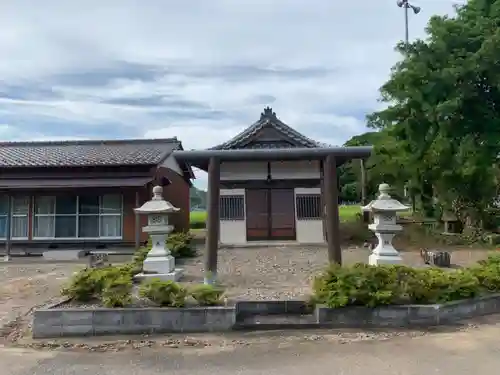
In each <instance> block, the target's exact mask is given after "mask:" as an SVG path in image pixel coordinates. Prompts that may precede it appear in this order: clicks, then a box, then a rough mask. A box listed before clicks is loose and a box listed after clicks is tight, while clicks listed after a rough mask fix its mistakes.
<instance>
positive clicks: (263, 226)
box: [245, 189, 270, 241]
mask: <svg viewBox="0 0 500 375" xmlns="http://www.w3.org/2000/svg"><path fill="white" fill-rule="evenodd" d="M245 195H246V198H245V201H246V223H247V241H265V240H268V239H269V233H270V220H269V202H270V199H269V198H270V197H269V189H246V190H245Z"/></svg>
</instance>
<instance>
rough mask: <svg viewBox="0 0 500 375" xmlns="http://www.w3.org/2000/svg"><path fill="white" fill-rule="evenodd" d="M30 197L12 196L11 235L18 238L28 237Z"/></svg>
mask: <svg viewBox="0 0 500 375" xmlns="http://www.w3.org/2000/svg"><path fill="white" fill-rule="evenodd" d="M29 209H30V198H29V197H20V196H17V197H12V218H11V220H12V221H11V228H10V229H11V231H10V232H11V236H12V238H14V239H15V238H17V239H27V238H28V213H29Z"/></svg>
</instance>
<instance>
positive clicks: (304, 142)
mask: <svg viewBox="0 0 500 375" xmlns="http://www.w3.org/2000/svg"><path fill="white" fill-rule="evenodd" d="M266 127H271V128H273V129H275V130H276V131H278V132H279V133H280V134H282V135H283V136H284V138H285V139H286V140H289V142H283V141H281V140H280V141H278V142H259V141H258V139H256V138H257V136H258V133H259V132H260V131H262V130H263V129H265V128H266ZM253 139H255V140H256V141H257V142H255V143H253V144H251V145H250V142H251V141H252V140H253ZM287 143H288V144H287ZM246 145H248V146H247V147H245V146H246ZM292 147H304V148H316V147H323V144H321V143H319V142H316V141H314V140H312V139H310V138H308V137H306V136H305V135H303V134H301V133H299V132H298V131H296V130H295V129H293V128H291V127H290V126H288V125H287V124H285V123H284V122H282V121H281V120H279V119H278V117H277V116H276V113H274V112H273V110H272V109H271V108H269V107H266V108H264V112H263V113H262V114H261V115H260V119H259V121H257V122H255V123H254V124H253V125H251V126H250V127H249V128H247V129H245V130H244V131H242V132H241V133H240V134H238V135H236V136H235V137H234V138H232V139H230V140H229V141H227V142H224V143H222V144H220V145H218V146H215V147H212V148H211V149H212V150H231V149H239V148H292Z"/></svg>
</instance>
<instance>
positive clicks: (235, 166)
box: [220, 161, 267, 180]
mask: <svg viewBox="0 0 500 375" xmlns="http://www.w3.org/2000/svg"><path fill="white" fill-rule="evenodd" d="M220 178H221V180H265V179H267V162H232V161H230V162H222V163H221V166H220Z"/></svg>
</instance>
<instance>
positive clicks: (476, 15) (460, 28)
mask: <svg viewBox="0 0 500 375" xmlns="http://www.w3.org/2000/svg"><path fill="white" fill-rule="evenodd" d="M426 31H427V35H428V36H427V39H426V40H417V41H415V42H413V43H410V44H409V45H405V44H399V45H398V46H397V50H398V51H399V52H400V53H401V54H402V55H403V59H402V61H401V62H399V63H397V64H396V65H395V66H394V67H393V69H392V73H391V77H390V79H389V81H388V82H387V83H385V84H384V85H383V86H382V88H381V96H382V101H383V102H385V103H387V104H388V107H387V108H386V109H384V110H382V111H379V112H376V113H373V114H371V115H369V116H368V122H369V126H371V127H373V128H377V129H383V131H385V132H387V133H386V134H387V135H388V136H390V137H392V139H393V142H392V143H391V144H390V146H388V148H387V151H388V152H393V151H394V152H396V154H395V155H397V156H396V158H395V159H397V162H396V163H401V164H400V167H401V168H402V169H404V172H403V173H406V174H408V177H409V179H410V180H411V181H412V184H413V185H414V186H422V185H425V184H427V185H431V187H432V189H433V190H434V195H435V196H436V197H437V198H438V199H439V202H440V203H441V204H442V205H443V206H444V207H445V208H446V209H453V210H454V211H455V212H456V213H457V214H459V217H461V218H463V217H464V215H470V216H474V215H476V216H477V215H479V214H480V213H481V210H482V209H483V208H485V207H486V206H487V205H488V204H490V203H491V200H492V199H493V198H494V197H495V196H496V193H497V192H496V186H497V183H496V178H495V176H496V169H497V156H498V154H499V151H500V149H499V148H500V147H499V142H500V116H499V113H500V112H499V111H500V61H499V60H500V0H469V2H468V4H467V5H464V6H461V7H457V8H456V14H455V15H454V17H448V16H434V17H432V18H431V19H430V21H429V24H428V27H427V29H426Z"/></svg>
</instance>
